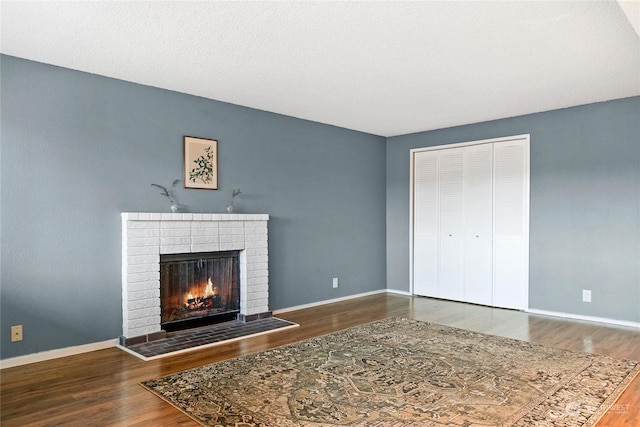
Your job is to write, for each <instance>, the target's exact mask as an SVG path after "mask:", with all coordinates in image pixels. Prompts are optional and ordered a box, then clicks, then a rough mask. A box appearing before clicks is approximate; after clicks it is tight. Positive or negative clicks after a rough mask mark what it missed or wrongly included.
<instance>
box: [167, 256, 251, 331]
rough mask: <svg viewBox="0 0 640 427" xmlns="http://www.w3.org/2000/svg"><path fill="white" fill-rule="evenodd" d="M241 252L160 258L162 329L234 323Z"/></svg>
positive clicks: (238, 290)
mask: <svg viewBox="0 0 640 427" xmlns="http://www.w3.org/2000/svg"><path fill="white" fill-rule="evenodd" d="M239 255H240V251H224V252H199V253H183V254H167V255H160V314H161V319H160V321H161V327H162V329H164V330H165V331H167V332H173V331H178V330H182V329H189V328H194V327H199V326H205V325H210V324H214V323H220V322H225V321H230V320H234V319H236V318H237V315H238V313H239V312H240V266H239V264H240V263H239Z"/></svg>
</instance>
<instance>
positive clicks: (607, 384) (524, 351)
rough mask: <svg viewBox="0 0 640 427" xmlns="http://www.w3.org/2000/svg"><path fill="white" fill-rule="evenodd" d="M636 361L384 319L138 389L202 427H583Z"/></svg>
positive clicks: (590, 423) (607, 403)
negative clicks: (163, 400)
mask: <svg viewBox="0 0 640 427" xmlns="http://www.w3.org/2000/svg"><path fill="white" fill-rule="evenodd" d="M639 370H640V363H639V362H635V361H629V360H618V359H613V358H610V357H605V356H597V355H593V354H584V353H572V352H568V351H563V350H556V349H552V348H547V347H543V346H540V345H535V344H531V343H527V342H523V341H517V340H512V339H508V338H501V337H496V336H492V335H486V334H481V333H477V332H471V331H466V330H462V329H456V328H451V327H447V326H440V325H435V324H431V323H426V322H421V321H416V320H409V319H404V318H392V319H386V320H381V321H378V322H374V323H369V324H367V325H363V326H359V327H355V328H352V329H347V330H343V331H339V332H336V333H333V334H330V335H326V336H322V337H318V338H313V339H309V340H305V341H301V342H297V343H293V344H290V345H286V346H283V347H278V348H274V349H271V350H267V351H264V352H261V353H257V354H252V355H247V356H242V357H238V358H236V359H231V360H227V361H223V362H220V363H215V364H212V365H207V366H202V367H200V368H195V369H191V370H188V371H184V372H180V373H177V374H174V375H169V376H166V377H163V378H159V379H156V380H152V381H147V382H144V383H142V385H143V386H144V387H146V388H147V389H148V390H150V391H152V392H153V393H155V394H157V395H158V396H160V397H162V398H163V399H165V400H166V401H168V402H169V403H171V404H173V405H174V406H176V407H177V408H178V409H180V410H182V411H183V412H184V413H186V414H187V415H189V416H191V417H192V418H193V419H195V420H196V421H198V422H199V423H201V424H202V425H205V426H216V427H218V426H225V427H226V426H233V427H237V426H242V427H266V426H269V427H288V426H315V427H321V426H322V427H326V426H362V427H364V426H366V427H382V426H385V427H399V426H416V427H417V426H420V427H424V426H461V427H462V426H464V427H469V426H594V425H595V424H596V422H597V421H598V420H599V419H600V417H601V416H602V415H603V414H604V413H605V412H606V411H607V409H608V408H609V407H610V406H611V405H612V404H613V403H614V401H615V399H616V398H617V397H618V396H619V395H620V394H621V393H622V391H623V390H624V388H625V387H626V386H627V385H628V384H629V383H630V382H631V381H632V380H633V378H634V377H635V375H636V374H637V373H638V371H639Z"/></svg>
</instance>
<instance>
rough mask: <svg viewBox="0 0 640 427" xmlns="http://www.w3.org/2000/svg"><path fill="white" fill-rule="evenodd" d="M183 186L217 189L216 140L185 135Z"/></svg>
mask: <svg viewBox="0 0 640 427" xmlns="http://www.w3.org/2000/svg"><path fill="white" fill-rule="evenodd" d="M183 139H184V176H183V182H184V188H197V189H203V190H217V189H218V140H216V139H207V138H198V137H194V136H185V137H184V138H183Z"/></svg>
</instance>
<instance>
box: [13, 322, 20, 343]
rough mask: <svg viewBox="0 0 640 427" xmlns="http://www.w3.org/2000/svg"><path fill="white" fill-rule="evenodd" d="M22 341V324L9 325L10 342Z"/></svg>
mask: <svg viewBox="0 0 640 427" xmlns="http://www.w3.org/2000/svg"><path fill="white" fill-rule="evenodd" d="M16 341H22V325H16V326H12V327H11V342H16Z"/></svg>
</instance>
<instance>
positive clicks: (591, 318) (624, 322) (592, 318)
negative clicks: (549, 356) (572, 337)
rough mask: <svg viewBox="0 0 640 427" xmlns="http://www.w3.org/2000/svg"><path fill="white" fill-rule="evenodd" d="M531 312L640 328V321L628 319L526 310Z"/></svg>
mask: <svg viewBox="0 0 640 427" xmlns="http://www.w3.org/2000/svg"><path fill="white" fill-rule="evenodd" d="M525 312H526V313H530V314H542V315H544V316H554V317H562V318H565V319H571V320H586V321H588V322H597V323H607V324H609V325H617V326H630V327H632V328H640V322H631V321H628V320H616V319H607V318H606V317H596V316H583V315H581V314H573V313H562V312H557V311H546V310H536V309H533V308H530V309H527V310H525Z"/></svg>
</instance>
